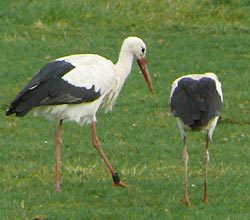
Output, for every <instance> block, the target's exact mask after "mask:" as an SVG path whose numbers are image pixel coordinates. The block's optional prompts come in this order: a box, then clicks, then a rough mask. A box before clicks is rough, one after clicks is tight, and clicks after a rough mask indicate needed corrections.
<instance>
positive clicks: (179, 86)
mask: <svg viewBox="0 0 250 220" xmlns="http://www.w3.org/2000/svg"><path fill="white" fill-rule="evenodd" d="M222 103H223V96H222V90H221V83H220V82H219V80H218V78H217V76H216V75H215V74H214V73H205V74H191V75H186V76H182V77H180V78H178V79H176V80H175V81H174V82H173V84H172V90H171V95H170V109H171V112H172V113H173V115H174V116H175V117H176V118H177V122H178V125H179V128H180V131H181V136H182V139H183V142H184V149H183V159H184V166H185V193H184V199H183V203H184V204H186V205H190V201H189V195H188V149H187V145H186V131H201V130H204V131H206V145H205V162H204V165H205V174H204V198H203V200H204V202H207V201H208V193H207V188H208V186H207V185H208V184H207V167H208V162H209V150H208V144H209V140H212V135H213V132H214V129H215V127H216V124H217V121H218V118H219V116H220V112H221V108H222Z"/></svg>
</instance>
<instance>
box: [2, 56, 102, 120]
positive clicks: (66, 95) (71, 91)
mask: <svg viewBox="0 0 250 220" xmlns="http://www.w3.org/2000/svg"><path fill="white" fill-rule="evenodd" d="M73 68H75V66H73V65H72V64H70V63H68V62H66V61H54V62H51V63H48V64H46V65H45V66H44V67H43V68H42V69H41V70H40V71H39V73H38V74H37V75H35V76H34V78H32V79H31V80H30V82H29V83H28V84H27V85H26V86H25V87H24V89H23V90H22V91H21V92H20V93H19V94H18V95H17V96H16V98H15V99H14V100H13V102H12V103H11V105H10V107H9V109H8V110H7V112H6V115H10V114H13V113H16V115H17V116H24V115H25V114H27V113H28V112H29V111H30V110H31V109H32V108H33V107H35V106H41V105H59V104H76V103H81V102H91V101H93V100H95V99H97V98H98V97H99V96H100V92H99V91H98V92H96V91H95V88H94V85H93V86H92V87H91V88H90V89H88V88H84V87H77V86H74V85H72V84H70V83H68V82H67V81H65V80H63V79H62V76H64V75H65V74H66V73H68V72H69V71H71V70H72V69H73Z"/></svg>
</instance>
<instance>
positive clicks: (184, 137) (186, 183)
mask: <svg viewBox="0 0 250 220" xmlns="http://www.w3.org/2000/svg"><path fill="white" fill-rule="evenodd" d="M183 142H184V149H183V161H184V167H185V183H184V190H185V191H184V198H183V200H182V202H183V203H184V204H185V205H190V201H189V195H188V148H187V145H186V136H183Z"/></svg>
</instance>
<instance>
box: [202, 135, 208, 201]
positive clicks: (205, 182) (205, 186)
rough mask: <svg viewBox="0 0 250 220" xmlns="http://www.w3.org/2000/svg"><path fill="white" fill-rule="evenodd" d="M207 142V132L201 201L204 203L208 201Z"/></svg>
mask: <svg viewBox="0 0 250 220" xmlns="http://www.w3.org/2000/svg"><path fill="white" fill-rule="evenodd" d="M208 144H209V136H208V133H207V135H206V147H205V161H204V164H205V175H204V197H203V201H204V202H205V203H207V202H208V192H207V188H208V181H207V179H208V178H207V169H208V162H209V150H208Z"/></svg>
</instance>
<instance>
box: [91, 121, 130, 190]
mask: <svg viewBox="0 0 250 220" xmlns="http://www.w3.org/2000/svg"><path fill="white" fill-rule="evenodd" d="M91 131H92V143H93V146H94V147H95V148H96V149H97V151H98V152H99V153H100V155H101V157H102V158H103V160H104V162H105V164H106V165H107V167H108V169H109V171H110V173H111V175H112V178H113V180H114V185H115V186H124V187H125V186H128V185H127V184H125V183H124V182H122V181H121V180H120V178H119V175H118V173H116V172H115V171H114V169H113V167H112V165H111V163H110V162H109V159H108V158H107V156H106V154H105V152H104V151H103V149H102V148H101V145H100V141H99V140H98V137H97V134H96V123H95V122H92V124H91Z"/></svg>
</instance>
